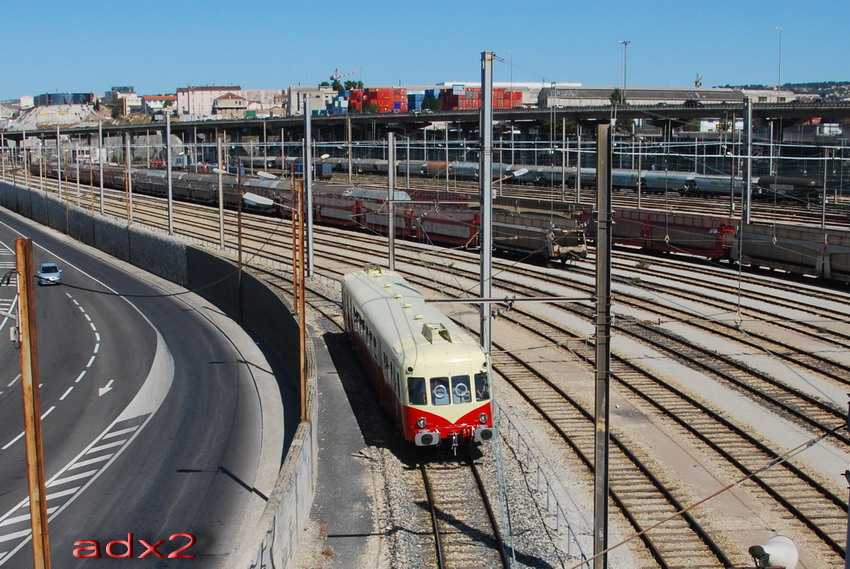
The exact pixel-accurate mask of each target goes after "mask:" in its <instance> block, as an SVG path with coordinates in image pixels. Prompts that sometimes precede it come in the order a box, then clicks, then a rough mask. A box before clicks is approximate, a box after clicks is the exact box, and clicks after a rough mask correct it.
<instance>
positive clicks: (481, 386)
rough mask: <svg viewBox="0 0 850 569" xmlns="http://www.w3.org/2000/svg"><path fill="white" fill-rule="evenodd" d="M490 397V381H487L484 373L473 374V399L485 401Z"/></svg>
mask: <svg viewBox="0 0 850 569" xmlns="http://www.w3.org/2000/svg"><path fill="white" fill-rule="evenodd" d="M487 399H490V383H489V382H488V381H487V374H486V373H476V374H475V400H476V401H486V400H487Z"/></svg>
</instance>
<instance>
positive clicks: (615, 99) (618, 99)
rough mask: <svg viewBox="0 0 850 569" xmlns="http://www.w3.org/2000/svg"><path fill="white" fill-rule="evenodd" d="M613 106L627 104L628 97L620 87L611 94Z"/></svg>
mask: <svg viewBox="0 0 850 569" xmlns="http://www.w3.org/2000/svg"><path fill="white" fill-rule="evenodd" d="M611 104H612V105H625V104H626V96H625V94H624V93H623V92H622V91H621V90H620V88H619V87H617V88H615V89H614V90H613V91H612V92H611Z"/></svg>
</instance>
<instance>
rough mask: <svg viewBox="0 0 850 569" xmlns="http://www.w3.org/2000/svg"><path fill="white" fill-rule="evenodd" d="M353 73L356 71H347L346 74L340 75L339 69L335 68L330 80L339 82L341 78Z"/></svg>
mask: <svg viewBox="0 0 850 569" xmlns="http://www.w3.org/2000/svg"><path fill="white" fill-rule="evenodd" d="M355 73H357V70H354V71H349V72H348V73H343V74H340V72H339V68H337V69H334V72H333V75H331V77H330V79H331V81H339V80H340V79H342V78H343V77H348V76H349V75H354V74H355Z"/></svg>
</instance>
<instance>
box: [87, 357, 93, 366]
mask: <svg viewBox="0 0 850 569" xmlns="http://www.w3.org/2000/svg"><path fill="white" fill-rule="evenodd" d="M94 360H95V356H92V357H91V359H90V360H89V363H87V364H86V367H91V365H92V364H93V363H94Z"/></svg>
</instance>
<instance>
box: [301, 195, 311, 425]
mask: <svg viewBox="0 0 850 569" xmlns="http://www.w3.org/2000/svg"><path fill="white" fill-rule="evenodd" d="M298 188H299V190H300V191H299V194H300V196H299V200H298V201H299V205H300V208H299V215H298V259H299V261H298V329H299V360H300V367H301V381H300V392H301V420H302V421H306V420H308V418H309V417H308V413H307V311H306V306H305V304H306V302H305V299H304V294H305V290H304V280H305V278H306V271H305V268H306V267H305V266H304V261H305V259H304V257H305V249H306V248H307V244H306V243H305V241H304V238H305V235H304V233H305V232H304V229H305V228H304V225H305V224H304V216H303V215H302V214H303V212H304V210H305V209H308V208H309V207H310V204H308V203H305V196H304V185H303V182H302V183H300V184H299V185H298Z"/></svg>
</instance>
